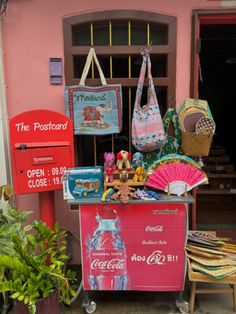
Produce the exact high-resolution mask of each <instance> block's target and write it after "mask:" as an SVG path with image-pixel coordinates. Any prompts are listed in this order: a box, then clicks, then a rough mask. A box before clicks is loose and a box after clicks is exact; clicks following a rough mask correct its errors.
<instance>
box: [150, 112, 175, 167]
mask: <svg viewBox="0 0 236 314" xmlns="http://www.w3.org/2000/svg"><path fill="white" fill-rule="evenodd" d="M163 124H164V130H165V133H166V135H167V142H166V143H165V144H164V145H163V146H162V147H161V149H157V150H155V151H153V152H150V153H146V154H144V165H145V168H146V169H147V170H148V169H149V168H150V167H152V165H153V164H155V163H156V161H157V160H158V159H160V158H161V157H164V156H165V155H168V154H179V153H180V151H181V129H180V126H179V117H178V114H177V112H176V109H175V108H169V109H168V110H167V111H166V113H165V116H164V118H163ZM171 124H172V125H173V128H174V136H172V135H169V128H170V125H171Z"/></svg>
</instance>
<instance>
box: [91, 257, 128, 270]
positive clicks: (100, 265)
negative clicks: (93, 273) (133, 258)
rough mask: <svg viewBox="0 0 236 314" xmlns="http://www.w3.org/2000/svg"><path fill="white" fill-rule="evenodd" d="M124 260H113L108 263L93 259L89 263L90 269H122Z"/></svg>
mask: <svg viewBox="0 0 236 314" xmlns="http://www.w3.org/2000/svg"><path fill="white" fill-rule="evenodd" d="M124 268H125V260H124V259H117V258H113V259H111V260H109V261H104V260H99V259H95V260H93V261H92V263H91V269H109V270H111V269H124Z"/></svg>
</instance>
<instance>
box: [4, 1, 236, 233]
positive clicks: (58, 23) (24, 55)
mask: <svg viewBox="0 0 236 314" xmlns="http://www.w3.org/2000/svg"><path fill="white" fill-rule="evenodd" d="M196 9H199V10H200V9H204V10H215V11H216V12H217V10H220V11H222V10H227V11H228V10H235V9H236V3H235V1H211V0H182V1H178V0H171V1H161V0H149V1H148V2H144V1H140V0H136V1H133V0H131V1H124V0H120V1H118V2H114V1H108V0H96V1H95V0H90V1H76V0H69V1H63V0H54V1H53V0H51V1H47V0H41V1H39V0H11V1H9V3H8V6H7V11H6V14H4V15H3V16H2V19H1V24H2V27H1V28H2V38H3V62H4V71H5V84H6V107H7V111H8V115H9V118H12V117H13V116H15V115H18V114H20V113H22V112H24V111H28V110H35V109H50V110H54V111H58V112H60V113H64V112H65V105H64V86H65V83H63V84H61V85H52V84H50V76H49V58H52V57H57V58H62V60H63V63H64V61H65V56H64V38H63V36H64V35H63V19H65V18H68V17H71V16H75V15H76V16H79V15H81V16H82V15H84V14H88V13H96V12H103V11H111V10H114V11H116V10H119V11H122V10H124V12H125V11H126V10H138V11H145V12H151V13H158V14H163V15H168V16H173V17H175V18H176V21H177V44H176V104H177V106H179V105H180V104H182V103H183V100H184V99H185V98H186V97H189V96H190V82H191V71H190V69H191V34H192V11H193V10H196ZM234 12H235V11H234ZM63 80H64V82H65V76H64V75H63ZM17 206H18V207H20V208H22V209H27V210H34V211H35V214H34V215H35V217H37V216H38V194H37V193H35V194H26V195H21V196H18V197H17ZM55 208H56V219H57V221H59V223H60V224H61V225H62V226H63V227H65V228H67V229H69V230H71V231H72V232H73V233H75V234H78V228H79V227H78V226H79V214H78V211H73V210H70V208H69V206H68V205H67V204H66V202H65V201H64V200H63V195H62V191H56V192H55Z"/></svg>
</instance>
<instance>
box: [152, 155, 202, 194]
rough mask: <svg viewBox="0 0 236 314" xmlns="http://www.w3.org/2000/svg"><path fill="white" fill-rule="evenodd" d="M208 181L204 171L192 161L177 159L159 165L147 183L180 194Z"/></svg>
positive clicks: (170, 192)
mask: <svg viewBox="0 0 236 314" xmlns="http://www.w3.org/2000/svg"><path fill="white" fill-rule="evenodd" d="M207 182H208V179H207V176H206V174H205V172H204V171H202V170H201V169H199V168H198V167H195V166H194V165H192V164H190V163H186V162H179V161H177V162H172V163H168V164H164V165H161V166H159V167H157V168H156V169H155V170H154V171H153V172H152V174H150V175H149V177H148V179H147V182H146V185H147V186H149V187H152V188H155V189H158V190H163V191H165V192H168V193H169V194H175V195H178V196H180V195H183V194H184V193H185V192H187V191H190V190H191V189H193V188H194V187H196V186H198V185H200V184H204V183H207Z"/></svg>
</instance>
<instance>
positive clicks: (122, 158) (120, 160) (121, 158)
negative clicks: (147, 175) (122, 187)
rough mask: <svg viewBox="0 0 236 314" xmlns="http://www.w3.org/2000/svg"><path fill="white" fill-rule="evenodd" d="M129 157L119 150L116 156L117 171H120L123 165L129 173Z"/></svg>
mask: <svg viewBox="0 0 236 314" xmlns="http://www.w3.org/2000/svg"><path fill="white" fill-rule="evenodd" d="M131 156H132V155H131V154H130V153H128V152H127V151H125V150H121V151H120V152H119V153H118V154H117V155H116V159H117V168H118V171H121V170H122V168H123V165H124V166H125V169H126V171H130V170H131V167H130V159H131Z"/></svg>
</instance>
